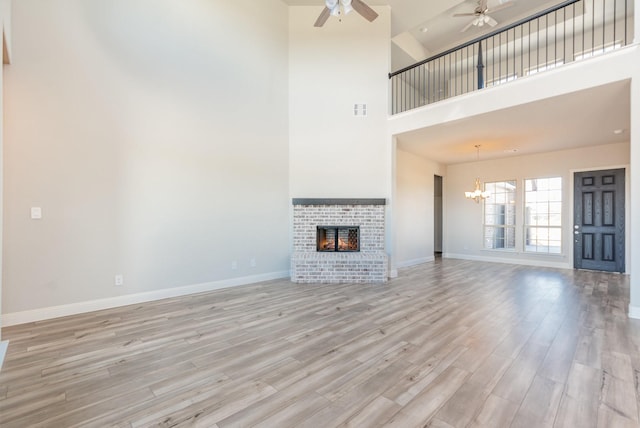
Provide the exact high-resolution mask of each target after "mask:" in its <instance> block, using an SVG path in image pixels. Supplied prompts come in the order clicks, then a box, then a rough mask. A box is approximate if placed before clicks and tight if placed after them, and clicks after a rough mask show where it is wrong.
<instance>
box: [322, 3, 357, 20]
mask: <svg viewBox="0 0 640 428" xmlns="http://www.w3.org/2000/svg"><path fill="white" fill-rule="evenodd" d="M324 3H325V5H326V6H327V9H329V10H330V11H331V15H333V16H338V15H340V6H342V13H343V14H345V15H346V14H347V13H349V12H351V11H352V10H353V7H352V6H351V0H325V2H324Z"/></svg>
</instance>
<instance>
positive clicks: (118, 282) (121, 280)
mask: <svg viewBox="0 0 640 428" xmlns="http://www.w3.org/2000/svg"><path fill="white" fill-rule="evenodd" d="M123 284H124V277H123V276H122V275H121V274H118V275H116V278H115V285H117V286H120V285H123Z"/></svg>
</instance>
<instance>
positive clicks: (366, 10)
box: [351, 0, 378, 22]
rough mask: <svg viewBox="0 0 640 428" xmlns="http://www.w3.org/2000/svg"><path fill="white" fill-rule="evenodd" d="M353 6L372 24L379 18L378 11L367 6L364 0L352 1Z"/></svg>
mask: <svg viewBox="0 0 640 428" xmlns="http://www.w3.org/2000/svg"><path fill="white" fill-rule="evenodd" d="M351 6H352V7H353V8H354V9H355V11H356V12H358V13H359V14H360V15H362V17H363V18H364V19H366V20H367V21H369V22H372V21H373V20H374V19H376V18H377V17H378V14H377V13H376V11H375V10H373V9H371V8H370V7H369V6H367V5H366V4H365V3H364V2H363V1H362V0H352V1H351Z"/></svg>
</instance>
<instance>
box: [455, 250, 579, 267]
mask: <svg viewBox="0 0 640 428" xmlns="http://www.w3.org/2000/svg"><path fill="white" fill-rule="evenodd" d="M442 257H443V258H445V259H461V260H473V261H477V262H491V263H506V264H512V265H524V266H534V267H548V268H557V269H573V267H572V266H571V265H570V264H569V263H565V262H550V261H546V260H530V259H509V258H496V257H484V256H473V255H469V254H453V253H446V254H442Z"/></svg>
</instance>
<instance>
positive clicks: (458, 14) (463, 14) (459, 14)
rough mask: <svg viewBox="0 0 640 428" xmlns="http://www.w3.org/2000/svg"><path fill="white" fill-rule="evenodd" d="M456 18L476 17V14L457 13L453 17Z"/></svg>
mask: <svg viewBox="0 0 640 428" xmlns="http://www.w3.org/2000/svg"><path fill="white" fill-rule="evenodd" d="M453 16H454V17H458V16H476V14H475V13H456V14H454V15H453Z"/></svg>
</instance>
